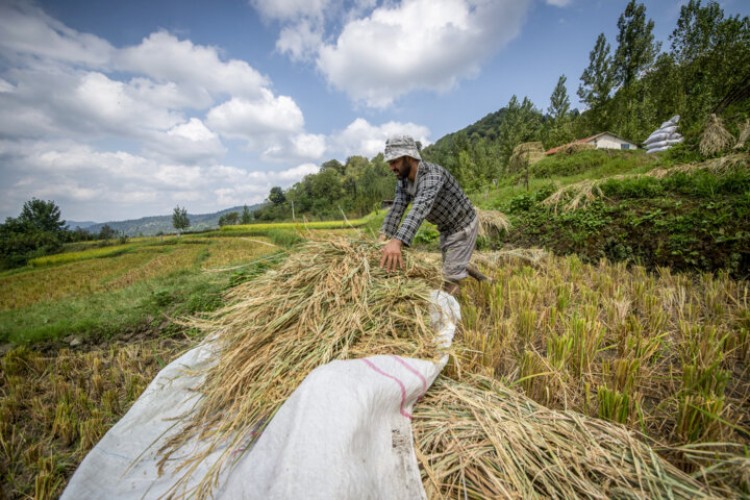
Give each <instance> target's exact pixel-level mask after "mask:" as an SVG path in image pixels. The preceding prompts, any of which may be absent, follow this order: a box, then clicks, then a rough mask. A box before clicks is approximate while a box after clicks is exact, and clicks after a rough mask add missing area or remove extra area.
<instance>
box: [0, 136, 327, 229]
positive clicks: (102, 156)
mask: <svg viewBox="0 0 750 500" xmlns="http://www.w3.org/2000/svg"><path fill="white" fill-rule="evenodd" d="M196 128H199V126H198V125H197V124H196V123H195V122H192V123H191V122H188V123H187V124H185V126H183V127H177V128H176V130H179V131H181V132H185V131H187V130H190V132H188V133H187V135H193V133H194V132H195V130H194V129H196ZM204 133H205V131H201V132H199V135H202V134H204ZM0 157H2V158H3V161H4V168H3V169H2V170H0V185H3V186H6V188H7V190H6V191H5V193H4V196H3V197H2V198H0V210H2V211H3V212H5V213H8V214H9V215H11V214H12V216H17V214H18V213H19V212H20V207H22V206H23V203H24V202H25V201H26V200H28V199H31V198H32V197H37V198H41V199H53V200H55V202H56V203H57V204H58V206H60V208H61V210H62V213H63V218H66V219H73V220H82V219H92V218H93V219H95V220H97V221H100V222H104V221H107V220H122V219H123V218H138V217H143V216H148V215H156V214H168V213H170V212H171V210H172V208H174V206H175V204H178V203H179V204H180V205H184V206H186V207H187V208H188V210H189V211H190V212H191V213H205V212H213V211H216V210H217V207H220V208H226V207H229V206H236V205H243V204H248V205H252V204H255V203H260V202H262V201H263V200H264V199H265V198H266V196H267V195H268V192H269V191H270V189H271V187H273V186H282V187H285V188H286V187H288V186H290V185H292V184H293V183H295V182H298V181H299V180H301V179H302V178H303V177H304V176H305V175H307V174H310V173H314V172H317V171H318V168H319V167H318V166H317V165H314V164H312V163H304V164H300V165H298V166H295V167H292V168H288V169H284V170H281V171H273V170H266V169H262V168H260V169H256V170H246V169H244V168H240V167H236V166H228V165H222V164H218V163H215V164H211V165H208V166H201V165H187V164H178V163H164V162H161V161H158V160H155V159H152V158H148V157H145V156H140V155H136V154H132V153H128V152H124V151H115V152H101V151H97V150H95V149H93V148H92V147H90V146H87V145H84V144H78V143H71V142H45V141H36V142H28V141H27V142H25V143H23V144H21V143H18V142H10V141H1V142H0ZM92 207H97V208H96V211H94V212H92V211H91V210H92ZM123 213H127V214H128V216H127V217H123V216H122V214H123Z"/></svg>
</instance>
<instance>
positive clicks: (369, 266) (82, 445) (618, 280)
mask: <svg viewBox="0 0 750 500" xmlns="http://www.w3.org/2000/svg"><path fill="white" fill-rule="evenodd" d="M233 234H234V233H233ZM282 240H283V241H285V242H287V243H289V244H285V245H279V244H278V242H274V241H273V240H272V239H271V237H270V236H268V237H267V236H254V235H247V234H243V233H241V232H238V234H236V235H234V236H226V235H225V237H221V238H218V237H202V236H191V235H184V236H182V237H181V238H176V237H174V238H164V239H158V238H153V239H144V240H142V241H140V240H139V241H137V242H133V243H132V244H130V245H126V246H125V247H124V248H120V249H118V250H117V252H114V253H105V254H103V255H102V254H99V255H96V256H90V255H86V252H83V255H79V256H78V258H75V259H74V258H72V257H70V256H68V257H63V256H65V254H61V255H60V256H59V257H58V259H60V260H58V261H55V260H54V259H52V260H51V261H44V262H38V263H35V266H34V267H31V268H29V269H24V270H23V271H20V272H19V271H17V272H13V273H7V274H5V275H0V341H1V342H2V347H1V349H2V360H1V361H0V370H1V371H0V474H1V476H0V481H1V484H2V490H1V491H2V494H1V495H0V498H1V497H5V498H28V497H34V498H55V497H57V496H59V494H60V493H61V492H62V489H63V488H64V486H65V484H66V482H67V480H68V479H69V477H70V475H71V474H72V473H73V471H74V470H75V467H76V465H77V464H78V463H79V462H80V460H82V458H83V457H84V456H85V454H86V452H87V451H88V450H90V449H91V447H92V446H93V445H94V444H95V443H96V442H97V440H98V439H99V438H100V437H101V436H102V435H103V434H104V433H105V432H106V430H107V429H108V428H109V427H110V426H111V425H112V424H113V423H114V422H116V421H117V419H118V418H119V417H120V416H121V415H122V414H124V412H125V411H127V409H128V408H129V407H130V405H131V404H132V403H133V402H134V401H135V399H137V397H138V395H139V394H140V393H141V392H142V390H143V389H144V388H145V386H146V385H147V384H148V382H149V380H150V379H151V378H152V377H153V376H154V375H155V374H156V373H157V372H158V370H159V369H160V368H161V367H163V366H165V365H166V364H167V363H169V361H171V360H172V359H174V358H175V357H176V356H177V355H178V354H179V353H181V352H182V351H184V350H185V349H187V348H189V347H192V346H194V345H195V344H196V343H198V342H199V341H200V340H201V339H202V338H204V336H205V335H206V334H208V333H211V332H213V331H217V330H218V329H219V328H221V329H222V330H223V331H225V332H227V333H226V334H225V336H224V340H223V349H222V356H223V359H222V362H220V363H218V364H217V365H216V367H217V368H214V370H213V372H211V373H209V374H208V375H209V376H208V377H207V379H206V380H207V382H206V384H205V386H204V387H202V388H200V390H201V391H203V393H204V396H205V398H204V400H205V404H203V405H202V406H201V407H200V408H199V410H198V411H197V412H196V414H195V415H193V416H192V417H191V420H190V421H189V422H188V424H187V427H186V429H187V432H186V436H189V435H201V436H202V437H204V438H205V439H207V440H208V441H207V442H208V443H209V444H208V446H209V447H211V446H214V445H215V444H217V443H219V442H220V441H219V440H221V439H226V438H227V436H231V435H232V433H233V432H234V431H237V430H241V429H243V428H247V426H253V425H255V424H256V417H257V419H262V418H264V417H265V416H267V415H272V414H273V412H274V411H275V410H276V409H277V408H278V406H279V405H280V404H281V402H283V400H284V399H285V398H286V397H287V396H288V394H290V392H291V391H292V390H293V389H294V387H295V384H297V383H298V382H299V380H301V378H303V377H304V375H305V374H306V373H308V372H309V370H311V369H312V368H313V367H314V366H317V365H319V364H322V363H325V362H327V361H328V360H330V359H345V358H348V357H359V356H364V355H367V354H368V353H384V352H389V353H395V354H403V355H408V356H418V357H424V358H430V357H432V356H434V355H435V348H434V346H431V345H430V342H429V328H428V325H427V318H428V317H429V316H428V314H427V312H426V311H427V309H426V307H427V306H428V304H427V299H426V296H427V293H428V292H429V290H431V289H433V288H435V287H436V286H439V283H440V277H439V265H438V264H439V256H438V255H435V254H429V253H424V252H422V251H420V250H419V249H413V250H410V251H409V252H408V256H407V269H406V270H405V271H403V272H399V273H397V274H395V275H388V274H386V273H385V272H384V271H382V270H380V269H379V267H378V265H377V262H378V255H379V253H378V252H379V250H378V247H377V244H376V243H374V241H373V238H372V235H371V234H367V233H366V232H365V231H356V230H350V231H348V232H347V233H345V234H342V233H341V232H335V231H333V230H329V231H327V232H325V233H322V235H321V234H318V235H317V236H315V235H312V234H304V235H300V236H299V238H298V239H293V238H286V239H284V238H281V240H279V241H282ZM474 261H475V264H476V265H477V266H478V267H479V268H480V269H481V270H482V272H484V274H486V275H488V276H489V277H491V278H492V279H493V281H492V282H481V283H480V282H476V281H473V280H468V281H467V282H466V284H465V286H464V287H463V288H462V291H461V293H460V296H459V297H458V299H459V302H460V304H461V311H462V316H463V321H462V324H461V325H460V328H459V332H458V334H457V337H456V339H455V340H454V345H453V346H452V348H451V350H450V362H449V364H448V366H447V367H446V369H445V370H444V372H443V374H442V375H441V377H440V378H439V379H438V380H437V381H436V383H435V385H434V386H433V387H432V388H431V389H430V391H429V392H428V394H427V396H426V397H425V399H424V400H423V401H421V402H420V403H418V404H417V405H416V408H415V415H414V420H413V429H414V435H415V449H416V452H417V458H418V461H419V463H420V470H421V472H422V477H423V483H424V485H425V491H426V492H427V493H428V496H429V497H430V498H502V497H510V498H550V497H556V498H575V497H579V498H610V497H626V498H742V497H747V496H748V495H750V449H749V448H748V445H750V308H749V307H748V306H749V305H750V286H749V285H748V283H747V282H746V281H738V280H733V279H731V278H729V277H728V276H726V275H723V274H701V275H695V274H692V275H688V274H676V273H672V272H670V270H669V269H666V268H665V269H658V270H657V271H656V272H647V271H646V270H645V269H643V268H640V267H638V266H626V265H624V264H612V263H608V262H606V261H601V262H600V263H598V264H587V263H584V262H582V261H581V260H580V259H579V258H577V257H576V256H566V257H559V256H554V255H550V254H547V253H545V252H543V251H541V250H535V249H527V250H513V251H494V252H479V253H478V254H476V255H475V259H474ZM247 332H251V334H248V333H247ZM270 353H273V355H272V354H270ZM273 360H275V361H273ZM238 367H242V368H243V369H242V370H239V369H238ZM282 372H283V373H285V374H287V376H285V377H273V376H271V375H269V374H273V373H282ZM280 379H283V380H285V381H287V382H286V383H284V384H282V383H279V382H278V381H279V380H280ZM242 415H249V417H247V418H241V416H242ZM173 445H174V448H172V449H165V450H163V452H164V456H165V457H168V456H169V454H170V453H171V452H172V451H173V450H174V449H176V447H177V446H178V445H179V442H175V443H173ZM194 459H196V460H199V459H200V457H194ZM210 484H211V483H210V478H206V481H205V482H204V484H203V486H204V488H203V489H201V490H199V491H196V492H193V493H194V494H195V495H197V496H198V497H203V496H210V492H211V489H210Z"/></svg>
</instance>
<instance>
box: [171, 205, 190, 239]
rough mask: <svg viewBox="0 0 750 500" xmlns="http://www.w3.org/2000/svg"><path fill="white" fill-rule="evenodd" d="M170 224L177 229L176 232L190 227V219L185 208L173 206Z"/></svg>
mask: <svg viewBox="0 0 750 500" xmlns="http://www.w3.org/2000/svg"><path fill="white" fill-rule="evenodd" d="M172 226H174V228H175V229H177V233H178V234H180V233H181V232H182V231H184V230H185V229H187V228H188V227H190V219H189V218H188V213H187V209H186V208H184V207H183V208H180V206H179V205H177V206H176V207H174V212H172Z"/></svg>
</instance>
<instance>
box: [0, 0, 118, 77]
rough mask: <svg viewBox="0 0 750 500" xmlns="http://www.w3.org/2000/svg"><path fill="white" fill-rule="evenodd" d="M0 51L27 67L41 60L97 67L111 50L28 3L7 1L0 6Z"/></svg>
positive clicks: (94, 37) (95, 37)
mask: <svg viewBox="0 0 750 500" xmlns="http://www.w3.org/2000/svg"><path fill="white" fill-rule="evenodd" d="M0 51H2V53H3V54H4V55H5V56H6V57H8V58H11V59H14V60H16V61H18V60H22V61H23V62H24V63H26V64H29V63H33V62H35V59H36V60H38V59H40V58H41V59H52V60H57V61H63V62H67V63H71V64H79V65H89V66H99V67H100V66H103V65H106V64H107V63H108V61H109V60H110V58H111V57H112V53H113V52H114V48H113V47H112V46H111V45H110V44H109V43H108V42H107V41H106V40H102V39H101V38H99V37H97V36H94V35H89V34H85V33H79V32H77V31H75V30H73V29H70V28H68V27H67V26H65V25H64V24H62V23H61V22H59V21H57V20H55V19H53V18H51V17H49V16H48V15H47V14H45V13H44V12H43V11H42V10H41V9H39V8H38V7H35V6H34V5H32V4H31V3H29V2H24V1H20V0H8V1H3V2H0ZM36 62H37V63H38V61H36Z"/></svg>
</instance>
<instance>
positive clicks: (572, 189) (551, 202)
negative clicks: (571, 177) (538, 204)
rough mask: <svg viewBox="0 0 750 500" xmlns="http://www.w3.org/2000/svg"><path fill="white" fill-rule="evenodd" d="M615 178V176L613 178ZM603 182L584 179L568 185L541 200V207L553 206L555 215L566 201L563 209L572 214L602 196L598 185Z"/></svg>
mask: <svg viewBox="0 0 750 500" xmlns="http://www.w3.org/2000/svg"><path fill="white" fill-rule="evenodd" d="M616 177H617V176H615V177H613V178H616ZM603 181H604V180H602V179H598V180H589V179H586V180H583V181H580V182H576V183H574V184H570V185H568V186H564V187H562V188H560V189H558V190H557V191H555V192H554V193H552V194H551V195H549V196H548V197H547V198H545V199H544V200H542V205H546V206H553V207H554V208H555V213H557V208H558V206H559V205H560V204H562V203H563V201H566V200H567V203H566V204H565V206H564V207H563V209H564V210H565V211H566V212H573V211H575V210H577V209H578V208H580V207H582V206H583V205H585V204H586V203H589V202H591V201H594V200H596V199H597V198H600V197H602V196H603V194H602V190H601V188H600V187H599V184H601V183H602V182H603Z"/></svg>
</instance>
